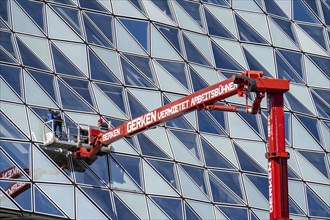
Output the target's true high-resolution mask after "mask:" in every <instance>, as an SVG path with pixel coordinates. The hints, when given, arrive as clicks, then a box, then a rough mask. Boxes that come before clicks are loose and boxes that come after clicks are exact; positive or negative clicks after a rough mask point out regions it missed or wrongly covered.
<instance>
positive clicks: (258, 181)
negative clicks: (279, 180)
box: [247, 175, 269, 200]
mask: <svg viewBox="0 0 330 220" xmlns="http://www.w3.org/2000/svg"><path fill="white" fill-rule="evenodd" d="M247 177H248V178H249V180H250V181H251V182H252V183H253V184H254V185H255V187H256V188H257V189H258V190H259V191H260V192H261V193H262V195H264V197H265V198H266V199H267V200H268V198H269V190H268V177H265V176H255V175H247Z"/></svg>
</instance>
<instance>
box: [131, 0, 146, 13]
mask: <svg viewBox="0 0 330 220" xmlns="http://www.w3.org/2000/svg"><path fill="white" fill-rule="evenodd" d="M129 1H130V2H131V3H132V4H133V5H135V6H136V7H137V8H138V9H139V10H140V11H142V12H144V11H143V7H142V6H141V3H140V2H139V1H140V0H129Z"/></svg>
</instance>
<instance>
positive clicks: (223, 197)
mask: <svg viewBox="0 0 330 220" xmlns="http://www.w3.org/2000/svg"><path fill="white" fill-rule="evenodd" d="M209 179H210V186H211V191H212V195H213V201H214V202H218V203H229V204H241V202H240V201H239V200H238V199H237V198H236V197H235V196H234V195H233V194H232V193H230V192H229V191H228V190H227V189H226V188H225V187H224V186H223V185H222V184H220V183H219V182H218V181H217V180H216V179H215V178H214V177H213V176H212V175H209Z"/></svg>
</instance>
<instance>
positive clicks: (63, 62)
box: [52, 44, 83, 76]
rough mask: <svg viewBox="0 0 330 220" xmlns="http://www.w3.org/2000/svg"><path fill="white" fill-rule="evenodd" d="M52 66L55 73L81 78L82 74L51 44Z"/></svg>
mask: <svg viewBox="0 0 330 220" xmlns="http://www.w3.org/2000/svg"><path fill="white" fill-rule="evenodd" d="M52 52H53V57H54V64H55V69H56V72H57V73H63V74H67V75H72V76H83V74H82V73H81V72H80V71H79V70H78V69H77V68H76V67H75V66H74V65H73V64H72V63H71V62H70V61H69V59H68V58H66V57H65V55H64V54H62V53H61V52H60V50H59V49H57V48H56V47H55V46H54V45H53V44H52Z"/></svg>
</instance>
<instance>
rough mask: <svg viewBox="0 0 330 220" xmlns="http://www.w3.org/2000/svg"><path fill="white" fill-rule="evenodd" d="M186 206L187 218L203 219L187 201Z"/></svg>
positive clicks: (190, 219) (192, 219) (188, 219)
mask: <svg viewBox="0 0 330 220" xmlns="http://www.w3.org/2000/svg"><path fill="white" fill-rule="evenodd" d="M185 207H186V219H187V220H195V219H196V220H199V219H201V218H200V217H198V215H197V214H196V213H195V212H194V211H193V210H192V209H191V208H190V207H189V206H188V205H187V203H185Z"/></svg>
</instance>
